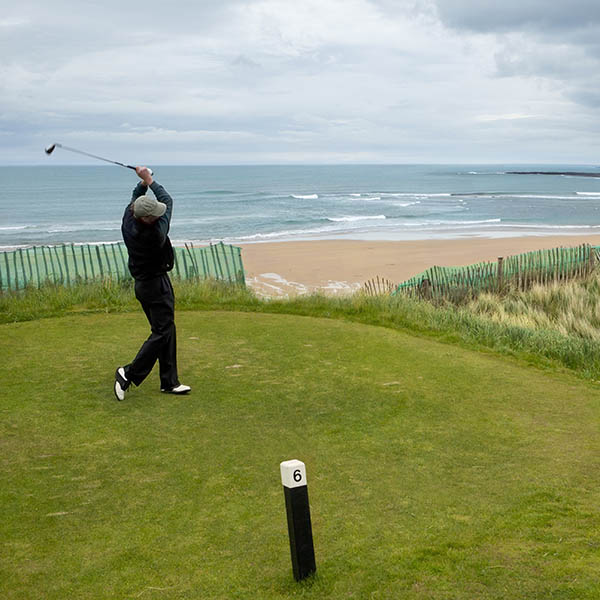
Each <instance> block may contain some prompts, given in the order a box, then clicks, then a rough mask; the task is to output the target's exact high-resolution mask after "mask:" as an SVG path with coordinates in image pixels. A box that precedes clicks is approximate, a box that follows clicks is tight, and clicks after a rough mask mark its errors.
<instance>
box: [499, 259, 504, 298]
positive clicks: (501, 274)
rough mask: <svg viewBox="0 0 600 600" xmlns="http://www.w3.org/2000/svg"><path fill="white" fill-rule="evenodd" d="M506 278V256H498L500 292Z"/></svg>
mask: <svg viewBox="0 0 600 600" xmlns="http://www.w3.org/2000/svg"><path fill="white" fill-rule="evenodd" d="M503 279H504V257H503V256H499V257H498V292H501V291H502V287H503V283H504V282H503Z"/></svg>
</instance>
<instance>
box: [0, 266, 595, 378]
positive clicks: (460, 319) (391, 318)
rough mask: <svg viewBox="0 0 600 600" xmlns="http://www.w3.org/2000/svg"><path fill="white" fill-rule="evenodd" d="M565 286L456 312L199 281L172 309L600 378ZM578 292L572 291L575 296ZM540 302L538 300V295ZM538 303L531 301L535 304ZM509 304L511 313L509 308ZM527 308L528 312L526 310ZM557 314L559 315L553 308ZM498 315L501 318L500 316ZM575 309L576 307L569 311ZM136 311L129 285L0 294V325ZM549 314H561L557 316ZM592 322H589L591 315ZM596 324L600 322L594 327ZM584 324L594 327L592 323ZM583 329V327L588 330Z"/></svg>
mask: <svg viewBox="0 0 600 600" xmlns="http://www.w3.org/2000/svg"><path fill="white" fill-rule="evenodd" d="M574 285H578V286H580V287H582V288H585V291H584V292H581V293H580V292H577V293H578V294H579V296H581V295H583V296H584V297H585V298H586V302H588V304H589V303H591V302H596V304H597V305H598V307H597V311H598V314H600V302H598V298H599V297H600V293H599V292H598V290H600V282H599V280H598V276H597V275H593V276H592V277H591V278H590V279H589V281H587V282H583V283H582V284H574ZM569 286H571V284H568V285H567V287H566V288H565V290H562V291H561V290H560V289H559V290H558V291H556V290H554V288H550V289H549V290H542V291H541V292H539V291H538V290H535V289H534V290H532V292H531V300H530V301H529V303H528V301H525V300H523V299H522V298H527V297H529V296H526V295H523V296H522V298H521V299H520V300H519V298H520V296H519V295H517V296H516V299H517V300H518V301H517V300H515V297H513V296H509V297H508V298H506V299H504V300H500V299H497V298H495V297H491V296H490V297H487V296H486V297H484V298H483V299H482V301H481V302H479V303H475V304H473V305H470V306H466V307H465V306H462V307H456V306H454V305H451V304H447V305H438V306H434V305H433V304H431V303H429V302H423V301H418V300H415V299H411V298H408V297H406V296H403V295H398V296H394V297H390V296H379V297H369V296H366V295H363V294H355V295H353V296H346V297H338V298H336V297H326V296H322V295H318V294H317V295H310V296H300V297H296V298H292V299H289V300H260V299H258V298H256V297H255V296H254V295H253V294H252V292H251V290H248V289H245V288H243V287H238V286H230V285H226V284H222V283H219V282H214V281H207V282H204V283H200V284H197V283H194V282H190V281H187V282H175V295H176V298H177V310H179V311H186V310H234V311H244V312H259V313H272V314H294V315H302V316H311V317H326V318H331V319H340V320H345V321H353V322H359V323H364V324H369V325H378V326H381V327H387V328H391V329H397V330H401V331H406V332H410V333H411V334H413V335H419V336H426V337H434V338H436V339H438V340H440V341H444V342H447V343H450V344H453V345H457V344H458V345H461V346H462V347H465V348H471V349H474V350H492V351H494V352H496V353H500V354H504V355H510V356H514V357H516V358H518V359H520V360H523V361H526V362H527V363H531V364H536V365H537V366H539V367H541V368H550V369H553V370H557V369H559V370H560V369H563V370H564V369H565V368H566V369H569V370H571V371H572V372H575V373H577V374H578V375H579V376H581V377H583V378H586V379H590V380H594V381H598V380H600V345H599V343H598V341H597V340H596V339H595V338H594V337H591V336H589V335H584V333H585V330H586V328H585V327H583V326H582V327H575V328H573V327H571V328H568V329H564V328H563V327H562V325H563V324H564V323H565V322H567V321H568V320H569V318H571V321H574V322H576V323H580V321H581V318H580V315H581V314H582V312H583V313H584V312H585V311H580V312H579V313H577V314H575V316H573V315H571V313H570V312H569V310H570V309H569V305H568V301H566V300H565V298H567V299H568V298H569V297H571V296H572V295H573V293H572V291H570V290H571V288H570V287H569ZM576 295H577V294H576ZM540 296H541V297H542V298H543V300H540V299H539V297H540ZM557 298H558V299H559V300H557ZM502 301H504V302H506V304H507V305H511V306H513V309H511V310H512V313H513V316H514V318H510V319H508V318H498V315H497V313H498V311H500V314H501V315H502V314H504V313H506V310H504V309H502V307H500V308H498V306H499V305H500V303H501V302H502ZM536 302H537V303H538V304H535V303H536ZM539 304H542V305H543V306H544V307H545V309H544V310H546V313H544V314H545V316H544V319H545V320H543V321H539V320H538V322H537V323H533V324H532V323H531V322H530V321H529V320H528V317H527V316H526V315H525V311H527V310H529V309H531V310H533V311H538V310H542V309H540V308H538V305H539ZM515 307H516V308H515ZM532 307H533V308H532ZM559 309H560V310H559ZM503 310H504V313H502V311H503ZM573 310H575V307H573ZM130 311H135V312H138V311H139V305H138V303H137V301H136V300H135V298H134V295H133V290H132V286H131V283H128V282H122V283H114V282H110V281H105V282H96V283H89V284H85V285H78V286H74V287H71V288H65V287H62V286H45V287H42V288H41V289H39V290H38V289H29V290H26V291H25V292H19V293H9V294H0V323H11V322H20V321H27V320H31V319H38V318H42V317H52V316H61V315H69V314H73V313H98V312H104V313H112V312H130ZM554 313H557V314H558V315H559V317H560V315H563V316H564V315H566V317H564V318H557V317H555V316H554ZM590 318H591V317H590ZM598 324H600V321H599V322H598ZM589 325H590V327H592V328H593V327H595V326H596V325H595V324H594V322H593V321H590V322H589ZM587 329H589V327H587Z"/></svg>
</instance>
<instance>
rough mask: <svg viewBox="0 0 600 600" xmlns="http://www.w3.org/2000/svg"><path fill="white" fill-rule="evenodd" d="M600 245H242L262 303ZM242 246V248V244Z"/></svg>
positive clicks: (533, 241) (575, 241) (560, 241)
mask: <svg viewBox="0 0 600 600" xmlns="http://www.w3.org/2000/svg"><path fill="white" fill-rule="evenodd" d="M585 243H588V244H591V245H593V246H596V245H600V235H581V236H539V237H536V236H528V237H507V238H468V239H445V240H439V239H436V240H418V241H361V240H322V241H303V242H264V243H258V244H257V243H255V244H239V246H240V247H241V248H242V260H243V262H244V267H245V269H246V282H247V284H248V285H249V286H250V287H251V288H252V289H253V290H254V291H255V292H256V293H257V295H259V296H261V297H288V296H294V295H300V294H306V293H311V292H316V291H319V292H322V293H325V294H328V295H339V294H348V293H351V292H353V291H356V290H357V289H359V288H360V287H361V285H362V284H363V283H364V282H365V281H368V280H369V279H371V278H373V277H377V276H379V277H384V278H386V279H389V280H390V281H392V282H393V283H401V282H402V281H405V280H407V279H409V278H410V277H413V276H414V275H417V274H418V273H421V272H422V271H424V270H426V269H428V268H429V267H432V266H434V265H437V266H462V265H470V264H473V263H477V262H484V261H495V260H497V259H498V257H499V256H503V257H506V256H511V255H514V254H520V253H522V252H531V251H534V250H542V249H548V248H557V247H560V246H565V247H569V246H578V245H581V244H585ZM236 245H238V244H236Z"/></svg>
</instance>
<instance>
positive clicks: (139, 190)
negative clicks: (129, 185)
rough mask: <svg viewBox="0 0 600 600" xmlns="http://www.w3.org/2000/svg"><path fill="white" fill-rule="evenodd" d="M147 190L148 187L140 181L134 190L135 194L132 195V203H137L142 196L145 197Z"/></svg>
mask: <svg viewBox="0 0 600 600" xmlns="http://www.w3.org/2000/svg"><path fill="white" fill-rule="evenodd" d="M147 190H148V186H147V185H146V184H145V183H144V182H143V181H140V182H139V183H138V184H137V185H136V186H135V188H134V189H133V194H131V202H135V201H136V200H137V199H138V198H139V197H140V196H143V195H144V194H145V193H146V191H147Z"/></svg>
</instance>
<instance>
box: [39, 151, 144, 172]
mask: <svg viewBox="0 0 600 600" xmlns="http://www.w3.org/2000/svg"><path fill="white" fill-rule="evenodd" d="M56 148H62V149H63V150H68V151H69V152H76V153H77V154H83V155H85V156H91V157H92V158H97V159H98V160H103V161H104V162H108V163H112V164H113V165H118V166H119V167H125V168H126V169H133V170H134V171H135V167H132V166H131V165H124V164H123V163H121V162H118V161H116V160H109V159H108V158H102V157H101V156H96V155H95V154H90V153H89V152H84V151H83V150H77V148H70V147H69V146H63V145H62V144H52V145H50V146H48V147H47V148H46V149H45V152H46V154H47V155H48V156H50V154H52V153H53V152H54V150H55V149H56ZM148 170H149V171H150V175H154V173H153V172H152V169H148Z"/></svg>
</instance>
